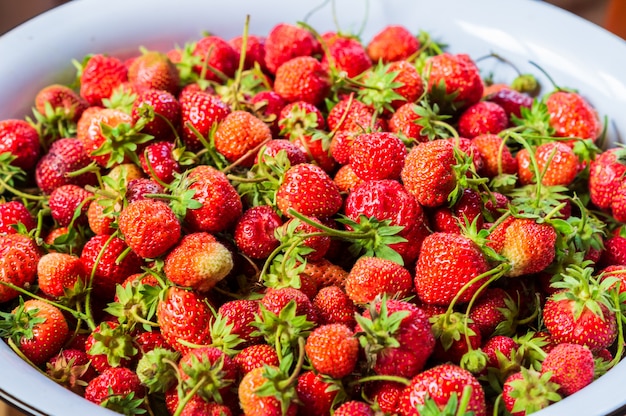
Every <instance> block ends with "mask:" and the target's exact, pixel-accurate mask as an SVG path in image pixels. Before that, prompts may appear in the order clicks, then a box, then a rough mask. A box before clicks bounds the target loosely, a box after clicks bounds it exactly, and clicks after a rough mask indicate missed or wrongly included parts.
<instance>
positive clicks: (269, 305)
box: [260, 287, 318, 323]
mask: <svg viewBox="0 0 626 416" xmlns="http://www.w3.org/2000/svg"><path fill="white" fill-rule="evenodd" d="M260 302H261V305H262V307H263V308H265V309H266V310H267V311H269V312H271V313H273V314H275V315H279V314H280V312H281V311H282V310H283V308H285V306H287V304H289V303H291V302H293V303H295V314H296V316H304V317H306V320H307V321H308V322H312V323H317V322H318V318H317V314H316V313H315V308H313V303H312V302H311V299H309V297H308V296H307V295H306V294H305V293H304V292H302V291H301V290H299V289H295V288H293V287H282V288H278V289H272V288H268V290H267V291H266V292H265V295H264V296H263V298H262V299H261V301H260Z"/></svg>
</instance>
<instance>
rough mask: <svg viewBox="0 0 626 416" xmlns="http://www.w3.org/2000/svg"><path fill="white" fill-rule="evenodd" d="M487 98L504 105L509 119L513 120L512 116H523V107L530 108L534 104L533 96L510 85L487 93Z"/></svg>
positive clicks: (501, 105)
mask: <svg viewBox="0 0 626 416" xmlns="http://www.w3.org/2000/svg"><path fill="white" fill-rule="evenodd" d="M485 92H486V90H485ZM485 99H486V100H487V101H491V102H494V103H496V104H498V105H499V106H500V107H502V108H503V109H504V111H505V112H506V115H507V120H511V116H515V117H518V118H519V117H521V116H522V108H527V109H530V108H531V106H532V104H533V98H532V97H531V96H530V95H528V94H526V93H523V92H520V91H517V90H515V89H513V88H508V87H507V88H502V89H499V90H498V91H495V92H493V93H490V94H487V95H486V96H485Z"/></svg>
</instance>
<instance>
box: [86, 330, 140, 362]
mask: <svg viewBox="0 0 626 416" xmlns="http://www.w3.org/2000/svg"><path fill="white" fill-rule="evenodd" d="M92 334H93V338H94V343H93V345H92V346H91V348H89V351H87V353H88V354H90V355H106V358H107V362H108V363H109V365H111V366H112V367H119V366H120V365H121V364H122V362H123V361H124V360H128V359H130V358H131V357H134V356H135V355H137V353H138V352H139V350H138V349H137V348H136V347H135V345H134V343H133V337H132V335H130V333H129V331H128V327H127V326H125V325H110V324H109V323H108V322H102V323H101V324H100V325H99V326H98V331H94V332H93V333H92Z"/></svg>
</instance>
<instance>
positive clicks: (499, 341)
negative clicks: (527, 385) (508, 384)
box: [480, 335, 520, 380]
mask: <svg viewBox="0 0 626 416" xmlns="http://www.w3.org/2000/svg"><path fill="white" fill-rule="evenodd" d="M485 338H487V337H485ZM519 347H520V345H519V344H518V343H517V341H515V339H513V338H511V337H508V336H505V335H494V336H492V337H490V338H488V339H487V340H486V341H484V342H483V345H482V346H481V348H480V349H481V350H482V352H484V353H485V354H486V355H487V366H486V367H485V369H486V370H489V369H490V368H491V369H495V370H497V371H498V377H499V379H500V380H506V378H507V377H508V376H509V375H510V373H511V371H515V368H516V367H515V366H514V365H513V364H514V363H513V362H509V361H507V360H511V357H512V354H514V353H515V352H516V351H517V350H518V348H519ZM502 358H505V359H506V360H504V361H503V360H502ZM509 365H510V366H511V367H508V366H509Z"/></svg>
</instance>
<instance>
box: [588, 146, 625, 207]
mask: <svg viewBox="0 0 626 416" xmlns="http://www.w3.org/2000/svg"><path fill="white" fill-rule="evenodd" d="M625 156H626V155H624V151H623V150H622V149H621V148H612V149H608V150H606V151H604V152H602V153H600V154H599V155H598V156H596V158H595V159H594V160H593V161H592V162H591V165H590V168H589V196H590V197H591V202H593V203H594V205H596V206H597V207H598V208H600V209H608V208H609V207H610V206H611V203H612V202H613V198H614V196H615V195H616V194H617V190H618V189H619V188H620V186H621V184H622V182H623V179H622V178H623V177H624V175H626V163H624V162H623V160H624V157H625Z"/></svg>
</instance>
